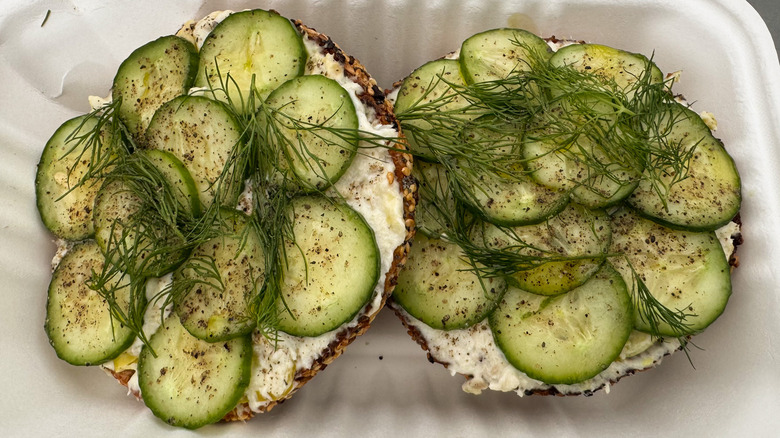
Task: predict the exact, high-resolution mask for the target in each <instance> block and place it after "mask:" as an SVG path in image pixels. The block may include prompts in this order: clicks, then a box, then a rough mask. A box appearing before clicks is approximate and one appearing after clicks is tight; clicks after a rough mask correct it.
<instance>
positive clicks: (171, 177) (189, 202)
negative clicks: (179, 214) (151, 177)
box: [136, 149, 201, 217]
mask: <svg viewBox="0 0 780 438" xmlns="http://www.w3.org/2000/svg"><path fill="white" fill-rule="evenodd" d="M136 154H138V155H142V156H144V157H145V158H146V159H147V160H148V161H149V163H151V164H152V165H153V166H155V167H156V168H157V170H159V171H160V172H161V173H162V175H163V177H164V178H165V179H166V180H167V181H168V184H170V186H171V188H173V191H174V194H175V196H176V199H177V200H178V202H179V205H180V206H181V207H182V208H186V209H188V210H189V211H190V212H191V213H192V216H194V217H197V216H200V214H201V206H200V198H199V197H198V188H197V187H196V186H195V181H194V180H193V179H192V175H190V172H189V171H188V170H187V168H186V167H184V163H182V162H181V160H179V159H178V158H176V156H175V155H173V154H172V153H170V152H167V151H163V150H159V149H144V150H139V151H136Z"/></svg>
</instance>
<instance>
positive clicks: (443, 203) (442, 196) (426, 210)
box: [412, 161, 456, 238]
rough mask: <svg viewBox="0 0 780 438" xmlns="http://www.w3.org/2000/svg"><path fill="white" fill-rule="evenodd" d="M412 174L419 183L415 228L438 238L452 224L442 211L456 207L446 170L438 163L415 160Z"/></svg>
mask: <svg viewBox="0 0 780 438" xmlns="http://www.w3.org/2000/svg"><path fill="white" fill-rule="evenodd" d="M412 176H414V177H415V179H417V181H418V183H419V189H418V193H419V195H420V200H419V201H418V202H417V207H416V208H415V210H414V211H415V224H416V225H417V229H418V230H419V231H421V232H422V233H424V234H425V235H426V236H428V237H431V238H439V237H441V236H442V234H445V233H447V232H448V231H449V230H452V224H451V223H450V221H449V220H448V219H447V216H446V215H444V214H442V211H447V212H451V211H453V210H454V209H455V208H456V207H455V198H454V197H453V196H452V192H451V191H450V188H449V182H448V181H447V171H446V170H445V169H444V166H442V165H441V164H438V163H426V162H425V161H415V163H414V167H413V168H412Z"/></svg>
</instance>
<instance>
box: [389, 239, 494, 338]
mask: <svg viewBox="0 0 780 438" xmlns="http://www.w3.org/2000/svg"><path fill="white" fill-rule="evenodd" d="M463 257H464V255H463V251H461V249H460V247H459V246H458V245H456V244H454V243H449V242H447V241H446V240H438V239H429V238H427V237H425V236H423V235H421V234H418V235H417V236H415V239H414V244H413V245H412V249H411V251H410V252H409V256H408V259H407V262H406V264H405V266H404V268H403V269H402V270H401V273H400V274H399V275H398V285H397V286H396V288H395V291H394V292H393V300H395V302H396V303H398V304H399V305H400V306H401V307H403V308H404V310H406V311H407V312H409V314H410V315H412V316H413V317H415V318H417V319H419V320H420V321H422V322H424V323H425V324H427V325H428V326H430V327H433V328H435V329H439V330H455V329H463V328H467V327H471V326H472V325H474V324H476V323H478V322H479V321H482V320H483V319H485V317H486V316H487V315H488V314H489V313H490V312H491V311H493V309H494V308H495V307H496V305H497V304H498V300H500V299H501V296H502V295H503V294H504V291H505V290H506V282H505V281H504V280H503V279H501V278H482V279H480V278H479V277H478V276H477V274H476V273H475V272H474V271H473V270H472V267H471V265H470V264H469V263H468V262H467V261H466V260H464V258H463Z"/></svg>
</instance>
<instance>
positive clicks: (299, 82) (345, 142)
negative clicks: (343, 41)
mask: <svg viewBox="0 0 780 438" xmlns="http://www.w3.org/2000/svg"><path fill="white" fill-rule="evenodd" d="M266 104H267V105H268V106H269V107H270V108H272V109H273V110H274V111H275V112H276V113H275V114H273V115H272V117H274V119H275V120H276V121H277V122H278V123H273V124H271V125H272V126H278V128H277V129H278V131H273V134H272V137H271V139H270V142H272V143H276V146H277V147H278V148H279V150H280V151H282V152H281V155H282V157H283V158H281V159H280V162H281V163H280V164H281V167H282V168H283V169H284V168H287V167H288V166H289V168H292V171H293V172H294V173H295V176H296V177H297V179H298V181H299V182H300V183H301V185H302V186H303V188H304V189H305V190H307V191H322V190H323V189H325V188H327V187H328V186H330V185H331V184H333V183H335V182H336V181H337V180H338V179H339V178H340V177H341V175H343V174H344V172H345V171H346V170H347V168H349V165H350V164H351V163H352V160H353V159H354V158H355V153H356V152H357V143H358V132H357V129H358V118H357V113H356V112H355V105H354V104H353V103H352V99H350V97H349V94H348V93H347V91H346V90H345V89H344V88H343V87H342V86H341V85H339V83H338V82H336V81H334V80H333V79H329V78H326V77H325V76H319V75H312V76H302V77H299V78H295V79H291V80H289V81H287V82H285V83H283V84H282V85H280V86H279V88H277V89H276V90H274V91H273V92H272V93H271V94H270V95H269V96H268V99H267V100H266Z"/></svg>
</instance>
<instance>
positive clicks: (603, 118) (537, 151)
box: [522, 96, 641, 208]
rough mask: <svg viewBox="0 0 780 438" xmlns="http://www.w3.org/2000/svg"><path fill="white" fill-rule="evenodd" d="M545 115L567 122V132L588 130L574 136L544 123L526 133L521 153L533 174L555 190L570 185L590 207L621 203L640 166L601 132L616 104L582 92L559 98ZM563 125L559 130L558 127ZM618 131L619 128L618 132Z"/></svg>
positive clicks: (573, 195)
mask: <svg viewBox="0 0 780 438" xmlns="http://www.w3.org/2000/svg"><path fill="white" fill-rule="evenodd" d="M548 111H549V114H543V115H542V117H545V118H554V119H556V122H555V123H564V124H569V125H570V127H569V128H568V129H567V128H563V129H564V130H566V131H569V132H578V131H582V130H583V129H584V128H583V126H584V125H585V124H586V120H587V124H588V126H590V127H592V131H591V132H592V134H595V135H588V134H587V131H585V132H584V134H582V135H578V136H576V138H572V136H570V135H563V134H561V132H560V130H561V128H562V127H560V126H557V125H556V126H541V127H539V128H537V129H534V130H531V131H529V132H528V133H527V134H526V137H525V138H524V141H523V148H522V155H523V158H524V159H525V160H526V162H527V164H526V166H527V168H528V169H529V170H530V171H531V176H532V177H533V179H534V180H535V181H537V182H538V183H539V184H542V185H544V186H545V187H549V188H551V189H554V190H564V191H570V193H571V199H572V201H574V202H577V203H579V204H582V205H585V206H587V207H588V208H604V207H607V206H611V205H614V204H617V203H619V202H620V201H622V200H623V199H625V198H626V197H628V196H629V195H630V194H631V192H633V191H634V189H635V188H636V187H637V185H638V184H639V180H640V177H641V172H639V171H637V170H635V169H634V168H635V167H640V166H639V165H638V164H637V163H632V162H628V161H626V160H627V158H626V156H625V153H624V152H623V151H622V150H621V149H619V148H618V147H617V146H618V145H617V144H612V145H611V146H612V147H608V146H607V145H608V144H609V143H608V142H609V141H610V138H604V137H602V133H603V132H608V131H609V129H610V128H611V126H610V124H614V123H615V117H616V114H615V112H614V109H613V108H611V107H608V106H606V105H604V104H600V103H599V102H598V101H596V100H595V99H589V98H587V97H583V96H579V97H578V98H577V100H576V102H575V101H572V102H561V103H560V104H559V105H557V106H555V107H553V108H551V109H549V110H548ZM556 131H559V132H556ZM618 135H619V134H618Z"/></svg>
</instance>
